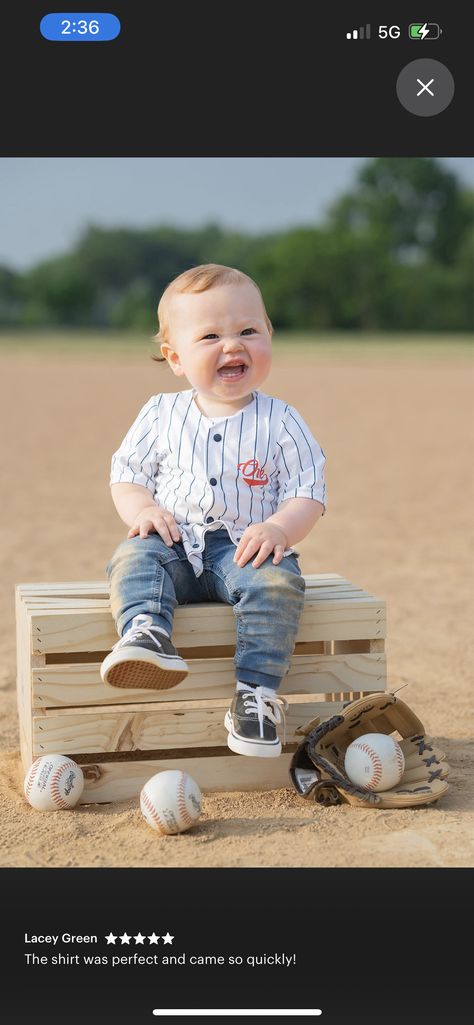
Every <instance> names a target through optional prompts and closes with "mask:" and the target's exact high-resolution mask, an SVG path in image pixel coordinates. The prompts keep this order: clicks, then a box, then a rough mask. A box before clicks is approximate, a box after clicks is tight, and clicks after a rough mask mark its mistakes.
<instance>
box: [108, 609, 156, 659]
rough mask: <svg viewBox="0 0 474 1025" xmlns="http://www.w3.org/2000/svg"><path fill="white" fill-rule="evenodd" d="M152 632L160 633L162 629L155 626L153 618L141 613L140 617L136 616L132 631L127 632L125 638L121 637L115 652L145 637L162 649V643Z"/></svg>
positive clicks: (115, 646)
mask: <svg viewBox="0 0 474 1025" xmlns="http://www.w3.org/2000/svg"><path fill="white" fill-rule="evenodd" d="M152 630H155V631H156V630H158V631H159V632H160V633H161V632H162V631H161V628H160V627H156V626H153V620H152V618H151V616H146V615H145V614H144V613H143V612H140V614H139V615H138V616H135V618H134V619H133V620H132V625H131V627H130V630H127V632H126V633H124V635H123V637H121V638H120V640H119V641H117V644H115V645H114V651H115V650H116V649H117V648H121V647H122V645H123V644H130V641H136V640H138V638H139V637H144V636H146V637H149V638H150V639H151V640H152V641H154V643H155V644H156V646H157V648H161V647H162V645H161V644H160V641H159V640H158V638H157V636H156V633H152Z"/></svg>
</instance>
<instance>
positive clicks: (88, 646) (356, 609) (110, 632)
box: [31, 598, 385, 654]
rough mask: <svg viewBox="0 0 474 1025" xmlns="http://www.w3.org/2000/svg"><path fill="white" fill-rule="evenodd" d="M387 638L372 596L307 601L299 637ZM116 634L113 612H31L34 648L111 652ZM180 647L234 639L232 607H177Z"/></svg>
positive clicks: (176, 629)
mask: <svg viewBox="0 0 474 1025" xmlns="http://www.w3.org/2000/svg"><path fill="white" fill-rule="evenodd" d="M381 637H385V607H384V605H382V604H381V603H380V602H375V601H374V600H373V599H365V598H364V599H362V598H361V599H359V598H356V599H353V600H352V601H345V600H344V601H341V602H331V601H326V602H317V601H311V600H310V601H307V602H306V603H305V606H304V609H303V613H302V616H301V620H300V627H299V631H298V640H299V641H319V640H340V639H346V638H350V639H357V638H363V639H367V638H377V639H378V638H381ZM116 641H117V633H116V630H115V625H114V622H113V619H112V616H111V614H110V612H109V611H107V610H105V609H104V610H102V609H97V610H93V611H91V612H88V611H87V610H84V611H76V610H74V609H58V610H54V611H53V610H51V612H48V611H45V612H41V611H38V612H35V611H33V612H32V613H31V646H32V650H33V651H34V652H38V653H41V654H45V653H47V652H59V651H64V652H67V651H95V650H98V651H107V650H109V649H110V648H112V646H113V645H114V644H115V643H116ZM173 642H174V644H175V645H176V647H177V648H178V649H179V648H185V647H194V646H200V645H207V646H209V645H213V646H216V647H218V646H219V645H228V644H233V643H235V617H234V615H233V612H232V609H231V607H230V606H228V605H223V604H220V603H217V602H216V603H213V604H208V603H205V604H202V605H188V606H185V607H180V608H177V609H176V612H175V619H174V629H173Z"/></svg>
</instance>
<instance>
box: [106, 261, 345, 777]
mask: <svg viewBox="0 0 474 1025" xmlns="http://www.w3.org/2000/svg"><path fill="white" fill-rule="evenodd" d="M158 321H159V333H158V336H157V339H158V342H159V344H160V349H161V354H162V361H164V360H166V361H167V362H168V364H169V366H170V367H171V370H172V371H173V373H174V374H175V375H176V377H178V378H179V377H183V376H186V378H187V380H188V382H189V384H190V385H191V388H190V389H188V390H185V391H178V392H163V393H161V394H158V395H153V396H152V397H151V398H150V399H149V401H148V402H147V403H146V405H145V406H144V407H143V409H142V410H141V411H140V413H139V414H138V416H137V418H136V420H135V422H134V423H133V424H132V426H131V428H130V430H129V431H128V434H127V435H126V437H125V438H124V440H123V442H122V444H121V445H120V448H119V449H118V450H117V452H116V453H115V455H114V456H113V458H112V472H111V478H110V483H111V489H112V498H113V501H114V504H115V507H116V509H117V512H118V514H119V516H120V517H121V518H122V520H123V521H124V522H125V523H126V524H127V526H128V527H129V528H130V529H129V531H128V535H127V539H126V540H125V541H123V542H122V543H121V544H120V545H119V547H118V548H117V549H116V551H115V552H114V554H113V556H112V558H111V560H110V562H109V564H108V566H107V575H108V579H109V583H110V597H111V607H112V614H113V616H114V619H115V623H116V626H117V632H118V634H119V635H121V639H120V640H119V641H118V643H117V644H116V645H115V647H114V648H113V649H112V651H111V652H110V654H109V655H108V656H107V658H106V659H105V661H104V662H103V663H102V666H101V676H102V679H103V680H104V682H105V683H108V684H111V685H112V686H113V687H150V688H154V689H164V688H169V687H174V686H175V685H176V684H178V683H179V682H180V681H181V680H183V679H184V677H185V676H186V675H187V672H188V667H187V665H186V663H185V661H184V660H183V659H182V658H181V657H180V655H179V653H178V652H177V650H176V648H175V647H174V645H173V643H172V641H171V633H172V628H173V614H174V609H175V607H176V606H177V605H186V604H188V603H190V602H226V603H227V604H229V605H231V606H232V608H233V612H234V615H235V621H236V649H235V675H236V690H235V694H234V698H233V701H232V704H231V707H230V709H229V710H228V711H227V713H226V716H225V720H224V721H225V728H226V730H227V743H228V746H229V747H230V748H231V750H232V751H235V752H237V753H238V754H242V755H251V756H255V755H257V756H260V757H264V758H268V757H275V756H277V755H279V754H280V753H281V741H280V739H279V737H278V734H277V726H278V724H279V723H280V722H281V721H282V714H284V713H283V709H284V707H285V705H286V702H285V701H284V699H282V698H281V697H278V694H277V692H278V688H279V686H280V684H281V682H282V679H283V677H284V676H285V674H286V673H287V672H288V669H289V667H290V661H291V655H292V652H293V649H294V645H295V639H296V635H297V631H298V624H299V620H300V616H301V612H302V609H303V602H304V579H303V577H302V575H301V571H300V568H299V566H298V556H297V553H296V552H294V551H293V545H295V544H297V543H298V542H299V541H301V540H302V539H303V538H304V537H306V535H307V534H308V533H309V532H310V530H311V529H312V528H313V527H314V525H315V523H316V521H317V520H318V519H319V517H320V516H321V515H322V514H323V513H324V511H325V484H324V477H323V468H324V463H325V455H324V452H323V451H322V449H321V448H320V446H319V445H318V443H317V441H315V439H314V438H313V436H312V434H311V431H310V430H309V428H308V427H307V425H306V423H305V422H304V421H303V420H302V418H301V416H300V415H299V413H298V412H297V411H296V410H295V409H294V408H293V407H292V406H289V405H287V404H286V403H285V402H283V401H282V400H281V399H276V398H272V397H271V396H270V395H266V394H265V393H264V392H261V391H259V388H260V386H261V385H262V383H263V381H264V380H265V379H266V377H267V376H268V373H269V371H270V367H271V360H272V325H271V323H270V320H269V319H268V316H267V313H266V310H265V306H264V304H263V299H262V296H261V293H260V290H259V288H258V286H257V285H256V284H255V282H254V281H253V280H252V279H251V278H249V277H248V276H247V275H246V274H243V273H242V272H241V271H238V270H235V269H233V268H230V267H223V266H220V265H218V264H207V265H203V266H200V267H193V268H192V269H191V270H188V271H185V273H184V274H180V275H179V277H177V278H175V280H174V281H172V282H171V284H170V285H168V287H167V288H166V289H165V291H164V293H163V295H162V298H161V301H160V304H159V307H158ZM154 358H155V359H160V357H154Z"/></svg>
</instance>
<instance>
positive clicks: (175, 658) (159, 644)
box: [100, 613, 188, 690]
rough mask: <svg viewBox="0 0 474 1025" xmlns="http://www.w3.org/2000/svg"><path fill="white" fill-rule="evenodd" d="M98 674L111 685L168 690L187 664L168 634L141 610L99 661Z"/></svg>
mask: <svg viewBox="0 0 474 1025" xmlns="http://www.w3.org/2000/svg"><path fill="white" fill-rule="evenodd" d="M100 675H101V679H102V680H103V682H104V683H108V684H109V685H110V686H111V687H135V688H137V689H138V688H140V687H146V688H149V689H150V690H169V688H170V687H176V684H177V683H180V682H181V680H184V678H185V676H187V675H188V667H187V665H186V662H185V661H184V659H182V658H181V656H180V655H179V654H178V652H177V651H176V648H175V647H174V645H173V644H172V643H171V641H170V639H169V637H168V636H167V634H165V633H164V632H163V631H161V630H160V629H159V628H158V627H156V626H153V620H152V618H151V616H146V615H144V614H142V613H141V614H140V615H138V616H135V618H134V619H133V620H132V625H131V627H130V629H129V630H127V632H126V633H124V635H123V637H121V638H120V640H119V641H117V644H115V645H114V647H113V648H112V651H111V652H110V654H109V655H107V658H105V659H104V661H103V662H102V665H101V667H100Z"/></svg>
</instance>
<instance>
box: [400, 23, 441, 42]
mask: <svg viewBox="0 0 474 1025" xmlns="http://www.w3.org/2000/svg"><path fill="white" fill-rule="evenodd" d="M442 31H443V30H442V29H440V27H439V25H437V24H436V22H434V21H425V22H423V21H416V22H413V24H412V25H409V26H408V35H409V37H410V39H439V37H440V35H441V32H442Z"/></svg>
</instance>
